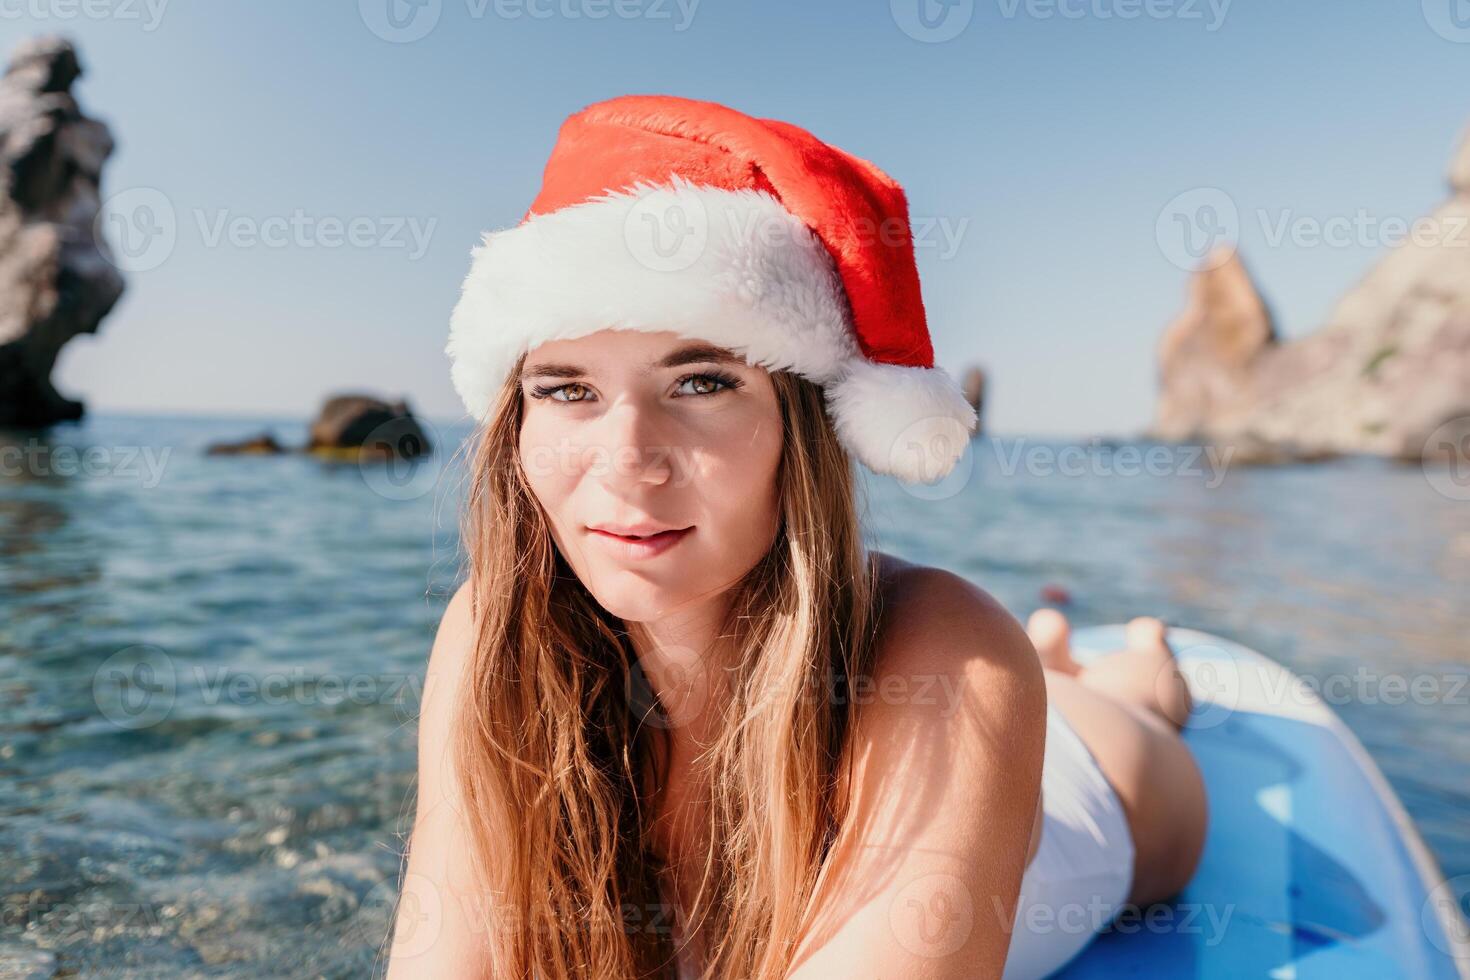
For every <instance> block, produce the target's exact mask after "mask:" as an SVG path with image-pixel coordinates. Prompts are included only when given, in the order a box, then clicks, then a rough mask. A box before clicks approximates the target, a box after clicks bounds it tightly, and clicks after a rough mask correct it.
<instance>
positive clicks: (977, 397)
mask: <svg viewBox="0 0 1470 980" xmlns="http://www.w3.org/2000/svg"><path fill="white" fill-rule="evenodd" d="M986 381H987V378H986V376H985V369H984V368H982V367H980V366H979V365H978V364H972V365H970V367H969V368H968V369H967V370H966V371H965V379H964V381H962V382H961V383H960V387H961V389H962V390H963V391H964V393H965V401H967V402H969V403H970V407H971V408H973V409H974V410H975V416H976V417H977V418H978V419H979V420H980V421H979V422H978V423H976V425H975V432H974V435H977V436H978V435H980V434H982V433H983V432H984V431H985V387H986Z"/></svg>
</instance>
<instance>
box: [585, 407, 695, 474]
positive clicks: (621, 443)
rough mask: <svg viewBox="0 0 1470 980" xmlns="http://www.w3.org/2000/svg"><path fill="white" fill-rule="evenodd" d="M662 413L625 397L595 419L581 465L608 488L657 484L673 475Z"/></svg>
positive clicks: (672, 452) (669, 447) (666, 425)
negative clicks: (590, 439)
mask: <svg viewBox="0 0 1470 980" xmlns="http://www.w3.org/2000/svg"><path fill="white" fill-rule="evenodd" d="M670 434H671V433H670V431H669V425H668V420H667V417H666V414H665V413H663V412H661V411H660V410H659V408H658V407H657V406H655V405H650V404H648V403H647V402H645V401H642V400H640V399H638V398H636V397H633V396H628V397H624V398H619V399H618V400H617V401H615V402H614V403H613V404H612V405H611V407H609V408H608V410H607V411H606V412H604V413H603V415H602V418H600V419H598V420H597V430H596V434H595V438H594V439H593V441H592V442H591V443H589V445H588V447H587V448H588V449H589V450H591V452H589V453H588V454H587V457H586V461H585V465H586V469H587V471H588V472H590V473H592V474H594V475H596V476H597V477H598V478H599V479H601V480H602V481H603V482H604V483H606V484H607V485H608V486H609V487H618V486H629V487H631V486H639V485H661V484H665V483H668V482H670V480H671V479H672V477H673V475H674V463H675V459H674V457H675V451H674V446H673V445H672V444H671V443H670V441H669V436H670Z"/></svg>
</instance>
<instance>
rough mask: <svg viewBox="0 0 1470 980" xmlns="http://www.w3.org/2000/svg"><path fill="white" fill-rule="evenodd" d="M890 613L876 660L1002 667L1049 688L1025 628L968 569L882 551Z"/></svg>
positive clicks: (888, 665)
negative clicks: (967, 573)
mask: <svg viewBox="0 0 1470 980" xmlns="http://www.w3.org/2000/svg"><path fill="white" fill-rule="evenodd" d="M877 559H878V569H879V590H880V592H881V595H882V602H883V607H884V614H883V618H882V622H881V624H880V632H879V635H878V650H879V653H878V667H879V669H880V670H882V669H894V668H897V669H909V668H913V667H917V666H927V667H929V668H932V669H951V670H959V671H961V672H972V671H980V672H989V671H999V672H1001V673H1004V674H1007V675H1009V676H1011V677H1013V679H1014V681H1015V682H1016V683H1018V684H1021V685H1022V686H1026V687H1039V688H1040V689H1041V690H1042V691H1044V690H1045V680H1044V677H1043V675H1042V673H1041V663H1040V661H1039V660H1038V659H1037V657H1036V650H1035V648H1034V647H1033V646H1032V645H1031V640H1030V638H1029V637H1027V636H1026V631H1025V630H1024V629H1023V628H1022V626H1021V624H1020V623H1019V622H1017V621H1016V618H1015V617H1014V616H1012V615H1011V614H1010V612H1009V611H1008V610H1007V609H1006V608H1005V607H1004V606H1003V605H1001V604H1000V602H999V601H997V600H996V599H995V597H993V596H992V595H990V593H988V592H986V591H985V590H984V589H982V588H980V587H979V586H978V585H976V584H975V583H973V582H971V581H970V580H969V579H967V578H965V577H964V576H962V575H957V574H956V573H954V572H951V571H947V570H946V569H942V568H933V567H930V566H927V565H918V564H914V563H912V562H907V561H904V560H903V559H901V558H897V557H894V556H892V555H887V554H883V553H881V552H880V553H878V555H877Z"/></svg>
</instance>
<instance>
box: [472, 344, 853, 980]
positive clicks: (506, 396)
mask: <svg viewBox="0 0 1470 980" xmlns="http://www.w3.org/2000/svg"><path fill="white" fill-rule="evenodd" d="M522 360H524V357H523V358H522ZM519 372H520V364H519V363H518V364H517V365H516V369H515V370H514V371H512V372H511V374H510V379H509V380H508V381H507V383H506V385H505V387H504V388H503V389H502V391H501V392H500V394H499V396H498V398H497V401H496V404H495V406H494V408H493V409H492V411H491V413H490V415H489V417H488V420H487V421H486V423H485V424H484V425H483V426H482V427H481V429H480V431H479V433H478V440H479V441H478V444H477V445H476V446H475V447H474V449H473V454H472V460H473V463H472V468H471V473H470V478H469V479H470V484H469V488H468V494H467V497H466V501H465V512H464V521H463V535H464V542H465V545H464V546H465V549H466V555H467V560H468V563H469V576H470V580H471V583H472V584H471V592H472V595H473V608H474V620H475V642H474V650H473V653H472V655H471V661H470V665H469V669H468V672H467V675H466V683H465V684H464V685H463V686H462V689H461V695H460V699H459V703H458V704H457V705H456V709H455V710H456V715H455V722H454V736H453V746H454V748H453V752H454V753H455V760H454V761H455V765H456V767H457V772H458V775H459V780H460V784H461V787H462V791H463V794H464V801H463V802H464V804H465V810H466V813H465V816H466V820H467V823H468V828H469V836H470V839H471V842H472V844H471V851H472V853H471V854H469V855H467V857H468V858H469V859H470V860H471V862H472V866H473V868H474V873H475V876H476V877H475V880H476V881H477V882H481V883H483V887H484V889H485V891H484V895H485V897H486V898H487V900H486V901H483V902H480V903H479V910H480V911H479V913H477V914H478V915H479V917H480V919H481V920H482V921H481V922H480V923H479V925H480V926H481V927H482V928H483V930H484V932H485V934H486V936H487V947H488V949H487V951H488V953H489V956H490V961H491V963H492V964H493V965H494V971H495V973H494V975H495V977H496V978H497V980H501V978H505V980H511V978H514V980H533V978H534V980H543V978H544V980H561V978H570V977H595V978H598V980H650V978H667V977H672V976H673V975H674V974H673V969H674V953H673V944H672V941H671V937H670V934H669V932H670V926H671V925H672V923H671V922H670V920H669V919H668V918H667V917H666V916H663V915H661V914H658V913H657V911H656V910H659V909H663V908H667V907H668V906H667V905H666V903H664V902H663V901H662V900H661V896H662V894H663V892H661V890H660V884H659V882H660V880H661V875H662V874H663V868H662V861H661V860H660V859H659V858H658V857H657V856H655V854H654V853H653V851H652V850H651V849H650V846H649V845H650V837H649V833H648V826H647V818H648V814H646V813H645V809H644V804H646V803H647V798H646V795H645V794H644V793H643V792H641V790H642V789H643V788H646V787H648V786H649V785H650V784H651V785H660V784H661V783H660V781H661V778H662V777H661V775H660V774H659V773H658V772H657V771H656V769H657V768H658V760H659V759H660V758H667V753H666V752H664V753H663V755H662V756H660V754H659V745H660V744H661V745H663V746H666V745H667V742H666V741H665V742H660V741H659V740H661V739H662V738H665V737H666V736H667V734H668V733H667V731H666V730H665V729H663V728H661V727H660V726H658V725H650V724H647V723H646V722H645V711H644V709H643V706H641V705H640V704H639V703H638V698H637V697H636V696H634V695H636V690H635V689H636V688H637V686H638V685H637V683H636V678H637V677H639V676H641V674H640V673H639V666H638V664H637V662H636V661H637V658H636V654H635V653H634V650H633V647H632V646H631V644H630V642H629V639H628V635H627V630H626V628H625V626H624V624H623V622H622V621H621V620H620V619H618V618H617V617H615V616H612V615H611V614H610V613H608V612H607V611H606V610H605V609H603V608H602V607H601V606H600V605H599V604H598V603H597V601H596V600H595V599H594V598H593V596H592V595H591V593H590V592H588V591H587V589H586V588H585V587H584V586H583V585H582V583H581V582H580V580H578V578H577V577H576V575H575V574H574V573H573V572H572V571H571V569H570V567H569V566H568V565H567V564H566V562H565V559H564V558H563V557H562V556H561V555H560V553H559V552H558V551H557V549H556V546H555V543H554V541H553V539H552V537H551V533H550V530H549V526H548V524H547V521H546V517H545V514H544V512H543V511H542V509H541V506H540V504H539V502H538V501H537V500H536V498H535V497H534V496H533V494H532V491H531V489H530V487H529V486H528V484H527V483H526V480H525V474H524V471H523V470H522V469H521V466H520V460H519V451H518V445H519V433H520V426H521V413H522V409H521V405H522V402H521V394H520V387H519V382H518V380H517V378H518V376H519ZM771 378H772V382H773V384H774V387H775V391H776V395H777V399H778V401H779V404H780V408H781V415H782V420H783V425H784V431H785V439H784V448H783V450H782V454H781V462H780V471H779V481H780V511H781V513H780V521H779V529H778V531H777V534H776V538H775V541H774V544H773V546H772V548H771V549H770V551H769V552H768V553H767V554H766V555H765V556H764V557H763V558H762V560H761V561H760V562H758V563H757V565H756V567H755V568H753V569H752V570H751V571H750V573H749V574H747V575H746V576H745V577H744V578H743V579H742V580H741V581H740V582H739V583H738V584H737V585H735V586H734V587H733V589H732V590H731V592H730V595H731V597H732V601H731V602H730V604H729V613H728V616H727V618H726V620H725V623H724V625H723V628H722V631H721V632H722V634H723V635H726V636H729V637H731V638H733V648H734V649H735V650H736V651H737V653H736V655H735V657H734V659H733V667H732V675H731V677H730V678H729V679H728V683H729V684H730V687H731V694H730V696H729V697H728V698H727V699H721V704H720V706H719V710H720V713H721V714H720V718H719V720H718V724H717V725H716V731H715V734H714V736H713V742H712V743H711V747H710V748H709V749H708V750H707V751H706V752H705V753H704V754H703V755H702V756H701V772H702V773H703V775H702V777H701V779H702V781H703V782H704V784H705V787H706V791H707V794H708V796H707V802H708V804H709V805H708V820H709V824H708V826H707V828H706V833H705V834H704V835H703V836H702V839H703V840H704V841H706V842H709V843H710V848H709V851H708V853H707V860H706V862H705V864H704V867H703V875H702V885H701V887H700V888H699V890H698V895H699V898H698V900H697V901H695V902H694V903H693V904H694V906H695V908H694V909H693V910H691V917H692V919H693V920H694V922H695V926H694V928H698V927H699V925H700V924H702V925H703V930H702V932H703V934H704V935H707V936H709V937H710V939H709V942H708V947H707V948H708V956H707V958H706V961H705V963H704V972H703V974H702V975H703V976H705V977H709V978H741V980H746V978H749V980H766V978H771V980H774V978H776V977H780V976H782V975H784V973H785V971H786V969H787V967H788V965H789V963H790V959H791V956H792V954H793V953H794V952H795V946H796V943H797V941H798V939H799V938H800V929H801V928H802V925H803V923H804V922H805V921H806V919H807V917H808V913H809V911H810V905H811V898H812V893H813V890H814V886H815V883H816V879H817V874H818V872H819V871H820V868H821V864H822V861H823V859H824V857H825V856H826V854H827V852H828V850H829V848H830V847H831V845H832V842H833V839H834V837H835V835H836V831H837V828H838V826H839V825H840V822H841V820H842V818H843V815H844V813H845V811H846V807H847V801H846V800H843V799H838V798H837V797H838V795H839V794H838V787H839V785H841V783H840V782H839V776H838V773H839V771H840V767H844V766H846V765H847V764H848V761H847V758H846V753H845V751H844V749H845V747H846V745H847V742H848V733H849V722H850V717H849V712H850V710H851V706H852V705H853V703H854V698H853V696H852V694H853V691H852V688H851V684H852V679H854V678H860V677H864V676H870V675H871V659H872V656H873V649H874V635H875V633H876V629H877V622H878V619H879V617H880V615H881V608H880V601H879V595H880V593H879V589H878V587H877V568H876V566H875V564H874V561H875V558H874V556H872V555H871V554H870V553H868V552H867V551H866V550H865V548H864V545H863V541H862V531H861V526H860V518H859V510H858V503H857V494H856V490H857V487H856V481H855V479H854V473H853V468H852V463H851V460H850V458H849V456H848V454H847V452H846V450H845V449H844V448H843V447H842V445H841V444H840V443H839V442H838V440H837V437H836V434H835V432H834V431H833V429H832V426H831V424H830V422H829V420H828V418H827V415H826V412H825V410H824V402H823V393H822V389H821V388H820V387H819V386H817V385H816V384H814V383H812V382H811V381H808V380H807V379H805V378H802V377H800V376H798V375H795V374H791V373H789V372H785V371H776V372H772V374H771ZM691 931H692V930H691Z"/></svg>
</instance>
